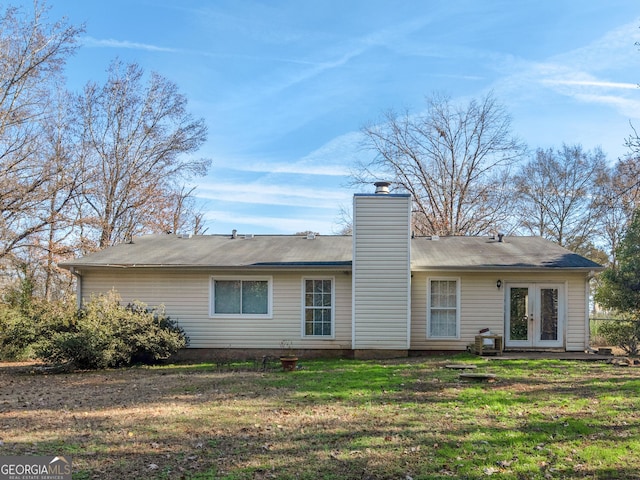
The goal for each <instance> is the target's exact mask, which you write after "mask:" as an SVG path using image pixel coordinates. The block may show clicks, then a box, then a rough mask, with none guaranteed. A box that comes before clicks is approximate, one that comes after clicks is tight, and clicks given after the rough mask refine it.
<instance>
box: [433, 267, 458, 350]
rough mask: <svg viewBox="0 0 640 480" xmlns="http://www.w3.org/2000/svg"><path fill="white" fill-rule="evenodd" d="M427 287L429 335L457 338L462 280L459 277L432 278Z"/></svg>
mask: <svg viewBox="0 0 640 480" xmlns="http://www.w3.org/2000/svg"><path fill="white" fill-rule="evenodd" d="M427 289H428V290H427V337H429V338H457V337H458V335H459V331H460V328H459V324H460V281H459V280H458V279H457V278H430V279H428V282H427Z"/></svg>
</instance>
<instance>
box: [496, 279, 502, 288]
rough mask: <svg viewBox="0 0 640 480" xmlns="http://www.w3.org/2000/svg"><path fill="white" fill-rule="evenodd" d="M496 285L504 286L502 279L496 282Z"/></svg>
mask: <svg viewBox="0 0 640 480" xmlns="http://www.w3.org/2000/svg"><path fill="white" fill-rule="evenodd" d="M496 287H498V288H500V287H502V280H498V281H497V282H496Z"/></svg>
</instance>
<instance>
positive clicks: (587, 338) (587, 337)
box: [584, 272, 594, 352]
mask: <svg viewBox="0 0 640 480" xmlns="http://www.w3.org/2000/svg"><path fill="white" fill-rule="evenodd" d="M593 276H594V273H593V272H589V273H587V276H586V278H585V280H584V322H585V335H584V341H585V345H584V351H585V352H590V351H591V322H589V297H590V295H591V288H590V283H591V279H592V278H593Z"/></svg>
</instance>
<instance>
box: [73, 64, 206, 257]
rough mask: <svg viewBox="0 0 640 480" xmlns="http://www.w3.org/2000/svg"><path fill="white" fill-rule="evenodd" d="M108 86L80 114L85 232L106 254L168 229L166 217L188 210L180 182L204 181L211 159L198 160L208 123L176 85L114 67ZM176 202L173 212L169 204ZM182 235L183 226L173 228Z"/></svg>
mask: <svg viewBox="0 0 640 480" xmlns="http://www.w3.org/2000/svg"><path fill="white" fill-rule="evenodd" d="M108 73H109V77H108V79H107V81H106V83H105V84H104V85H103V86H99V85H97V84H95V83H89V84H87V86H86V87H85V89H84V92H83V93H82V95H80V96H78V98H77V104H76V111H77V115H78V118H79V119H80V122H81V125H82V131H81V133H80V135H81V139H82V145H83V148H82V150H81V155H82V164H83V171H84V172H85V179H84V182H83V184H84V190H83V204H82V208H83V215H84V217H85V229H87V230H86V231H89V230H91V229H92V230H93V231H94V232H95V238H94V241H95V243H96V245H97V246H98V247H99V248H104V247H107V246H109V245H112V244H113V243H115V242H118V241H122V240H124V239H125V238H127V237H128V236H130V235H135V234H141V233H149V232H154V231H158V228H168V227H167V225H166V222H164V223H163V222H159V221H158V219H159V217H161V216H162V215H163V212H164V213H166V212H167V211H172V212H173V213H175V212H179V211H182V210H181V207H180V206H179V203H180V202H182V201H183V200H184V198H185V197H184V195H177V196H173V197H171V195H172V194H174V193H176V192H180V191H181V190H182V185H181V182H182V181H183V180H184V179H188V178H191V176H193V175H203V174H205V173H206V170H207V168H208V166H209V164H210V162H209V161H208V160H203V159H194V158H193V157H191V156H190V155H189V154H192V153H194V152H196V151H197V150H198V149H199V148H200V146H201V145H202V144H203V143H204V141H205V139H206V132H207V129H206V126H205V124H204V121H203V120H202V119H197V120H196V119H193V118H192V116H191V115H190V114H189V113H188V112H187V110H186V106H187V100H186V98H185V97H184V96H183V95H181V94H180V93H179V92H178V89H177V86H176V85H175V84H174V83H172V82H170V81H169V80H167V79H165V78H163V77H162V76H160V75H158V74H156V73H152V74H151V75H150V76H149V78H148V80H147V81H146V82H145V81H144V72H143V70H142V68H141V67H139V66H138V65H137V64H128V65H124V64H122V63H121V62H119V61H115V62H113V63H112V64H111V66H110V68H109V71H108ZM171 198H174V200H175V202H174V208H169V209H168V208H167V202H168V201H170V199H171ZM171 223H173V225H171V227H172V228H175V227H176V226H177V224H178V223H179V222H177V223H176V222H175V221H173V222H171Z"/></svg>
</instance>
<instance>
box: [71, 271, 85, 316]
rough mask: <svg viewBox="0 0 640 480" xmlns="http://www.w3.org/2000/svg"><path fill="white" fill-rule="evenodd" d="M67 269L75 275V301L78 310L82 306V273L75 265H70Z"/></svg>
mask: <svg viewBox="0 0 640 480" xmlns="http://www.w3.org/2000/svg"><path fill="white" fill-rule="evenodd" d="M69 271H70V272H71V274H72V275H73V276H74V277H76V303H77V307H78V310H80V309H81V308H82V275H81V274H80V272H79V271H78V270H76V268H75V267H71V268H70V269H69Z"/></svg>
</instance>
